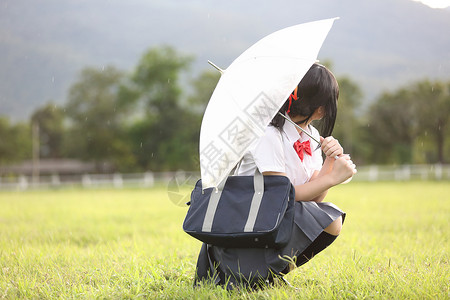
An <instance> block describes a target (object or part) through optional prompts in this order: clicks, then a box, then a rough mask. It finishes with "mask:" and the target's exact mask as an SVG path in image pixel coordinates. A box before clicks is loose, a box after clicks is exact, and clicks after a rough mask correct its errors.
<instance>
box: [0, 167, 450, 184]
mask: <svg viewBox="0 0 450 300" xmlns="http://www.w3.org/2000/svg"><path fill="white" fill-rule="evenodd" d="M198 178H200V174H199V173H198V172H184V171H178V172H158V173H156V172H146V173H133V174H120V173H114V174H84V175H51V176H40V177H39V178H32V177H30V176H23V175H21V176H3V177H0V190H27V189H35V188H37V189H46V188H63V187H77V188H80V187H81V188H99V187H105V188H111V187H113V188H124V187H140V188H150V187H153V186H155V185H166V186H167V185H168V184H170V183H171V182H172V183H175V185H176V186H179V185H192V186H193V185H194V184H195V182H196V180H197V179H198ZM413 180H437V181H441V180H442V181H450V165H439V164H437V165H402V166H363V167H358V173H357V174H356V175H355V176H354V178H353V182H357V181H360V182H361V181H366V182H376V181H413Z"/></svg>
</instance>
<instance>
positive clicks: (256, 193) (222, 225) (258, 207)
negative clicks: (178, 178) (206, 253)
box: [183, 172, 295, 248]
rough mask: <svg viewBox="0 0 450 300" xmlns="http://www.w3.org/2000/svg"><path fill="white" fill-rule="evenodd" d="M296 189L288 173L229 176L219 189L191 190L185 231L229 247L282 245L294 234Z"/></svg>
mask: <svg viewBox="0 0 450 300" xmlns="http://www.w3.org/2000/svg"><path fill="white" fill-rule="evenodd" d="M294 196H295V190H294V187H293V186H292V184H291V182H290V180H289V178H287V177H285V176H263V175H262V174H261V173H259V172H256V173H255V176H228V178H227V179H226V181H224V182H222V183H221V184H220V185H219V186H218V187H217V188H208V189H205V190H202V182H201V180H199V181H197V183H196V185H195V188H194V190H193V191H192V193H191V201H190V202H189V203H188V204H189V205H190V206H189V210H188V212H187V215H186V218H185V220H184V223H183V230H184V231H185V232H186V233H188V234H190V235H191V236H193V237H195V238H196V239H198V240H200V241H202V242H204V243H207V244H211V245H215V246H220V247H227V248H281V247H283V246H285V245H286V244H287V243H288V242H289V240H290V237H291V234H292V226H293V224H294V201H295V199H294Z"/></svg>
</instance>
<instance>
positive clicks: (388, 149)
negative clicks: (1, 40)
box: [0, 46, 450, 172]
mask: <svg viewBox="0 0 450 300" xmlns="http://www.w3.org/2000/svg"><path fill="white" fill-rule="evenodd" d="M192 61H193V58H192V57H190V56H186V55H182V54H180V53H178V52H177V51H176V50H174V49H173V48H171V47H168V46H163V47H158V48H152V49H150V50H148V51H147V52H146V53H144V55H143V56H142V57H141V58H140V60H139V62H138V64H137V66H136V68H135V69H134V70H133V72H131V74H128V73H125V72H123V71H122V70H119V69H117V68H115V67H113V66H108V67H105V68H103V69H101V70H98V69H95V68H85V69H84V70H83V71H82V72H81V73H80V75H79V77H78V79H77V81H76V82H75V83H73V84H72V86H71V88H70V90H69V92H68V97H67V103H66V104H65V105H64V106H58V105H55V104H53V103H51V102H50V103H48V104H46V105H45V106H43V107H40V108H38V109H37V110H35V111H34V113H33V114H32V116H31V118H30V120H29V121H28V122H23V123H17V124H12V123H10V122H9V119H8V118H6V117H1V116H0V164H2V165H5V164H10V163H13V162H19V161H22V160H25V159H31V157H32V141H31V135H32V133H31V131H32V130H31V128H32V127H33V125H34V126H36V125H37V126H38V128H39V145H40V147H39V156H40V157H41V158H76V159H81V160H84V161H90V162H95V163H96V164H97V165H98V166H99V169H100V165H101V164H102V163H104V162H108V163H111V164H113V166H114V168H115V170H117V171H120V172H132V171H133V172H134V171H145V170H152V171H166V170H177V169H184V170H197V169H198V142H199V131H200V124H201V119H202V115H203V111H204V109H205V107H206V104H207V102H208V100H209V98H210V96H211V94H212V91H213V90H214V87H215V85H216V83H217V81H218V80H219V77H220V74H219V73H218V72H216V71H215V70H209V71H204V72H203V73H201V74H200V75H199V76H198V77H197V78H195V79H194V80H193V81H192V82H191V89H190V90H191V92H190V93H189V95H186V92H185V91H183V90H182V87H181V84H180V75H181V74H182V73H183V72H187V71H189V66H190V64H191V63H192ZM338 81H339V84H340V97H339V103H338V107H339V110H338V118H337V122H336V126H335V131H334V133H333V135H334V136H335V137H337V138H338V139H339V140H340V142H341V144H342V145H343V147H344V149H345V150H346V152H348V153H351V154H352V158H353V160H355V161H356V162H358V163H359V164H411V163H446V162H448V160H449V153H450V149H449V148H450V121H449V120H450V118H449V115H450V82H440V81H434V82H431V81H429V80H424V81H421V82H417V83H414V84H411V85H409V86H406V87H402V88H400V89H398V90H397V91H394V92H389V93H388V92H385V93H383V94H382V95H380V96H379V97H378V99H376V101H374V102H373V103H372V105H371V106H370V107H368V108H367V109H366V110H365V112H362V109H361V102H360V99H361V98H362V92H361V90H360V88H359V87H358V85H357V84H356V83H355V82H353V81H352V80H351V78H349V77H341V78H338Z"/></svg>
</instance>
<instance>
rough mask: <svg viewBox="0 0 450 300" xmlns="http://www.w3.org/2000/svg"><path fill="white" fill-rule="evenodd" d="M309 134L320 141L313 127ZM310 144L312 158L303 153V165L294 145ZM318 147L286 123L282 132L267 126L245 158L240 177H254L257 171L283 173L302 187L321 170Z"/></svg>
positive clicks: (320, 157) (240, 169)
mask: <svg viewBox="0 0 450 300" xmlns="http://www.w3.org/2000/svg"><path fill="white" fill-rule="evenodd" d="M308 131H309V133H311V134H312V136H313V137H314V138H316V139H317V140H319V139H320V134H319V132H318V131H317V129H315V128H314V127H313V126H311V125H310V126H308ZM299 139H300V142H304V141H307V140H310V143H311V151H312V155H311V156H309V155H308V154H306V153H304V156H303V162H302V161H301V160H300V158H299V157H298V154H297V152H296V151H295V149H294V143H295V142H296V141H297V140H299ZM317 145H318V144H317V143H316V142H315V141H313V140H311V139H310V138H309V137H308V136H307V135H306V134H304V133H301V134H299V133H298V131H297V129H296V128H295V126H294V125H292V124H291V123H289V122H285V124H284V126H283V128H282V129H281V130H279V129H277V128H276V127H273V126H271V125H269V126H267V128H266V130H265V133H264V135H263V136H262V137H261V138H259V140H258V141H257V142H256V144H255V146H254V147H253V148H251V149H250V150H249V151H248V152H247V153H245V154H244V157H243V159H242V162H241V165H240V167H239V169H238V170H237V175H253V174H254V173H255V170H256V167H258V169H259V171H260V172H261V173H262V172H282V173H285V174H286V176H287V177H288V178H289V179H290V180H291V182H292V184H293V185H294V186H295V185H300V184H304V183H306V182H308V181H309V180H310V179H311V176H312V175H313V173H314V172H315V171H319V170H320V169H321V168H322V164H323V159H322V150H321V149H320V148H319V149H317V150H315V149H316V148H317Z"/></svg>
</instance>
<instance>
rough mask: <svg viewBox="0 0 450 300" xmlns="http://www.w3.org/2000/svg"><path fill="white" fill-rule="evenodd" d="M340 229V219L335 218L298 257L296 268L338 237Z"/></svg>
mask: <svg viewBox="0 0 450 300" xmlns="http://www.w3.org/2000/svg"><path fill="white" fill-rule="evenodd" d="M341 228H342V217H339V218H337V219H336V220H335V221H334V222H333V223H331V224H330V225H329V226H328V227H327V228H325V229H324V231H322V233H321V234H320V235H319V236H318V237H317V238H316V239H315V240H314V241H313V242H312V243H311V245H309V246H308V247H307V248H306V249H305V250H304V251H303V252H302V253H301V254H300V255H299V256H298V257H297V263H296V265H297V267H299V266H301V265H303V264H305V263H306V262H308V261H309V260H310V259H312V258H313V257H314V255H316V254H317V253H319V252H320V251H322V250H323V249H325V248H326V247H328V246H329V245H330V244H331V243H333V242H334V240H335V239H336V238H337V237H338V235H339V233H340V232H341Z"/></svg>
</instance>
